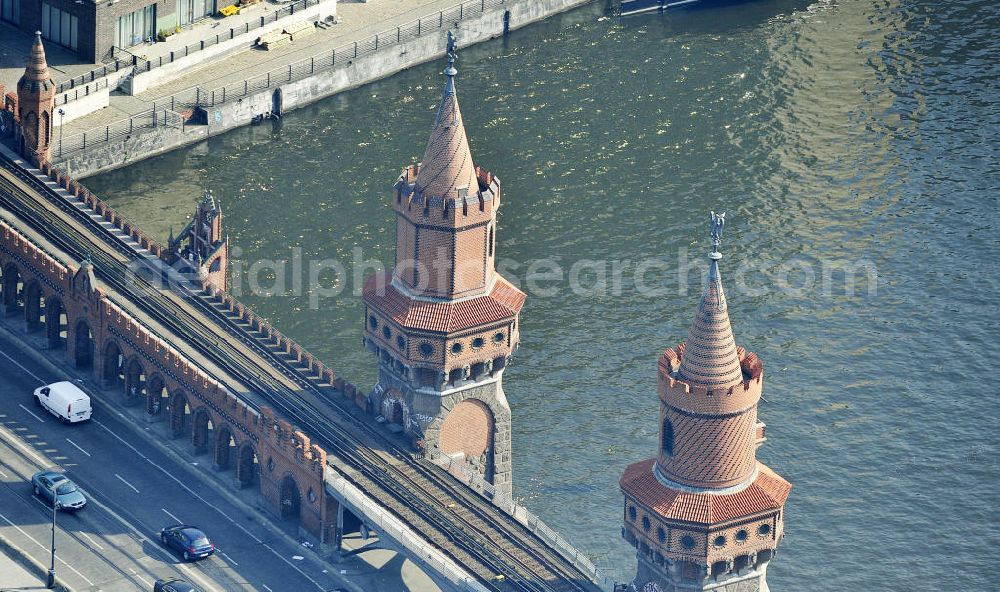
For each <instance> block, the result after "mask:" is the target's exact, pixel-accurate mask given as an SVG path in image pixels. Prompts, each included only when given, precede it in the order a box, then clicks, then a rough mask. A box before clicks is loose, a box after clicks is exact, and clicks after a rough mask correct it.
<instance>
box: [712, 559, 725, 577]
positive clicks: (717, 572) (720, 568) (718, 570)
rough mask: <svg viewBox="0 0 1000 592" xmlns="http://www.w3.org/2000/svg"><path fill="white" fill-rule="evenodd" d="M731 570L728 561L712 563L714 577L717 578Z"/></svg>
mask: <svg viewBox="0 0 1000 592" xmlns="http://www.w3.org/2000/svg"><path fill="white" fill-rule="evenodd" d="M728 571H729V562H728V561H716V562H715V563H713V564H712V577H713V578H717V577H719V576H721V575H725V573H726V572H728Z"/></svg>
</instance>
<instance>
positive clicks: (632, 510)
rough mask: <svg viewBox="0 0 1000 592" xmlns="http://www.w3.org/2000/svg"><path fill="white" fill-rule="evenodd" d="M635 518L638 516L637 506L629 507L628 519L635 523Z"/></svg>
mask: <svg viewBox="0 0 1000 592" xmlns="http://www.w3.org/2000/svg"><path fill="white" fill-rule="evenodd" d="M635 516H636V513H635V506H629V507H628V519H629V520H631V521H633V522H635Z"/></svg>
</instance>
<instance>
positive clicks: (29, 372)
mask: <svg viewBox="0 0 1000 592" xmlns="http://www.w3.org/2000/svg"><path fill="white" fill-rule="evenodd" d="M0 356H3V357H5V358H7V359H8V360H10V361H11V362H14V365H15V366H17V367H18V368H20V369H21V370H24V371H25V372H26V373H27V374H28V376H30V377H32V378H34V379H35V380H37V381H38V382H40V383H41V384H45V381H44V380H42V379H41V378H39V377H38V375H37V374H35V373H34V372H32V371H31V370H28V369H27V368H25V367H24V366H22V365H21V364H20V363H19V362H18V361H17V360H15V359H14V358H12V357H10V356H8V355H7V354H5V353H3V352H0Z"/></svg>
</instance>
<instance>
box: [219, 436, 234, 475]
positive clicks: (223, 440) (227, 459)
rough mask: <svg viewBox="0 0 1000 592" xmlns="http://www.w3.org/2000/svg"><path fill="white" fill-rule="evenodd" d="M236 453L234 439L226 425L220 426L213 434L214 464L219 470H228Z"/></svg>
mask: <svg viewBox="0 0 1000 592" xmlns="http://www.w3.org/2000/svg"><path fill="white" fill-rule="evenodd" d="M235 453H236V439H235V438H233V433H232V432H231V431H230V430H229V427H227V426H220V427H219V429H218V434H217V435H216V436H215V466H216V467H217V468H218V469H219V470H220V471H228V470H229V468H230V467H231V466H232V465H233V456H234V455H235Z"/></svg>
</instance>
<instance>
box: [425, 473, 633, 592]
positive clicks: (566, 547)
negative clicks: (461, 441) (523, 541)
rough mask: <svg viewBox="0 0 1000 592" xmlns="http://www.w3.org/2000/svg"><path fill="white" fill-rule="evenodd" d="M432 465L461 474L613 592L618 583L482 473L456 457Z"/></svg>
mask: <svg viewBox="0 0 1000 592" xmlns="http://www.w3.org/2000/svg"><path fill="white" fill-rule="evenodd" d="M433 462H434V463H435V464H437V465H439V466H441V467H442V468H444V469H446V470H447V471H448V472H451V473H453V474H455V473H456V472H457V474H458V475H460V476H461V477H463V478H464V479H465V480H466V481H467V482H469V483H470V484H471V485H472V487H473V488H474V489H477V490H479V491H482V492H483V494H484V495H485V496H486V497H487V498H489V499H491V500H493V503H494V504H495V505H496V506H498V507H500V508H501V509H502V510H504V511H505V512H507V513H508V514H510V515H511V516H513V517H514V518H516V519H517V520H518V522H520V523H521V524H524V525H525V526H527V527H528V529H529V530H531V532H533V533H534V534H536V535H537V536H538V537H539V538H540V539H542V540H543V541H545V542H546V543H547V544H548V545H549V546H550V547H552V548H553V549H555V550H556V551H557V552H558V553H559V554H560V555H562V556H563V557H564V558H565V559H566V560H567V561H569V562H570V563H572V564H573V565H575V566H576V567H577V569H579V570H580V571H582V572H583V573H585V574H586V575H587V576H588V577H589V578H590V579H591V580H593V581H594V582H596V583H597V584H598V585H599V586H600V587H601V588H602V589H603V590H605V591H606V592H614V590H615V589H616V587H617V585H618V582H617V581H616V580H615V579H614V578H612V577H610V576H608V574H606V573H604V571H603V570H601V569H600V568H599V567H597V566H596V565H594V562H593V561H591V560H590V557H588V556H587V555H586V554H584V553H583V552H582V551H580V550H579V549H577V548H576V547H574V546H573V545H572V544H570V542H569V541H567V540H566V539H565V538H563V536H562V535H561V534H559V533H558V532H556V531H555V530H553V529H552V528H550V527H549V526H548V525H547V524H545V522H543V521H542V519H541V518H539V517H538V516H536V515H535V514H533V513H532V512H531V511H530V510H528V509H527V508H525V507H524V506H522V505H519V504H518V503H517V502H515V501H514V500H513V499H511V497H510V496H508V495H503V494H499V493H497V491H496V488H495V487H493V484H492V483H490V482H488V481H486V479H484V478H483V476H482V475H480V474H479V473H478V472H476V471H474V470H472V469H471V468H470V467H469V466H468V465H467V464H466V463H465V462H464V461H463V460H456V459H454V458H451V457H449V456H442V457H440V458H437V459H434V461H433Z"/></svg>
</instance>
